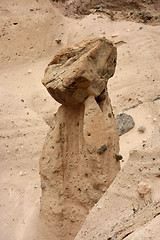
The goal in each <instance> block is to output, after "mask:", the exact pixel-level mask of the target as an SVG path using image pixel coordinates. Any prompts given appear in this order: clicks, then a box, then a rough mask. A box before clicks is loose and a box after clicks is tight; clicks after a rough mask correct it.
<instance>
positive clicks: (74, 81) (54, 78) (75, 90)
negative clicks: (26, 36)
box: [43, 38, 117, 105]
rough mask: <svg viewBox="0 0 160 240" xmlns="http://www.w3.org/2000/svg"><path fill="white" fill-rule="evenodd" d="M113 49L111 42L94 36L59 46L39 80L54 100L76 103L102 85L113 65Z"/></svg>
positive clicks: (115, 55) (99, 89) (95, 93)
mask: <svg viewBox="0 0 160 240" xmlns="http://www.w3.org/2000/svg"><path fill="white" fill-rule="evenodd" d="M116 58H117V52H116V48H115V47H113V44H112V42H110V41H107V40H106V39H105V38H96V39H92V40H87V41H82V42H81V43H79V44H77V45H75V46H73V47H68V48H65V49H63V50H62V51H61V52H59V53H58V54H56V55H55V57H54V58H53V60H52V61H51V63H50V64H49V65H48V67H47V69H46V71H45V76H44V79H43V84H44V85H45V87H46V88H47V90H48V91H49V93H50V94H51V96H52V97H53V98H55V100H57V101H58V102H60V103H62V104H64V105H77V104H80V103H83V102H84V100H85V99H86V98H87V97H88V96H90V95H93V96H95V97H98V96H99V95H100V94H101V93H102V91H103V90H104V89H105V88H106V84H107V81H106V80H107V79H108V78H110V77H112V76H113V74H114V71H115V66H116Z"/></svg>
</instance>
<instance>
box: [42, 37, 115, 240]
mask: <svg viewBox="0 0 160 240" xmlns="http://www.w3.org/2000/svg"><path fill="white" fill-rule="evenodd" d="M115 65H116V49H115V47H114V46H113V44H112V43H111V42H109V41H107V40H106V39H104V38H102V39H93V40H88V41H83V42H82V43H79V44H78V45H75V46H73V47H70V48H66V49H64V50H62V51H61V52H60V53H58V54H57V55H56V56H55V57H54V59H53V61H52V62H51V63H50V64H49V66H48V68H47V69H46V72H45V76H44V79H43V84H44V85H45V86H46V87H47V89H48V91H49V93H50V94H51V95H52V96H53V97H54V98H55V99H56V100H57V101H59V102H60V103H62V106H60V107H59V109H58V112H57V113H56V115H55V117H54V121H53V122H52V123H51V130H50V132H49V133H48V135H47V137H46V141H45V144H44V148H43V151H42V155H41V159H40V175H41V182H42V196H41V213H40V221H41V224H40V226H41V228H40V239H43V240H44V239H45V240H51V239H52V240H54V239H55V240H63V239H65V240H66V239H68V240H71V239H74V237H75V235H76V234H77V232H78V231H79V229H80V227H81V226H82V224H83V222H84V220H85V217H86V215H87V214H88V213H89V210H90V209H91V208H92V207H93V206H94V204H95V203H97V201H98V200H99V199H100V198H101V196H102V195H103V193H104V192H105V191H106V190H107V188H108V187H109V186H110V184H111V183H112V181H113V180H114V178H115V177H116V175H117V173H118V171H119V169H120V164H119V162H118V161H117V160H116V157H115V154H116V153H118V152H119V137H118V132H117V128H116V122H115V118H114V115H113V112H112V107H111V103H110V99H109V97H108V93H107V80H108V78H109V77H111V76H112V75H113V74H114V70H115Z"/></svg>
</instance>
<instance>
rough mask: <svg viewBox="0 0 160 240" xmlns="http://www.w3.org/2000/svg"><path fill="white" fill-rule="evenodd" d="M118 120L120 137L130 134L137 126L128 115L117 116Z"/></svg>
mask: <svg viewBox="0 0 160 240" xmlns="http://www.w3.org/2000/svg"><path fill="white" fill-rule="evenodd" d="M116 120H117V129H118V134H119V136H121V135H123V134H125V133H127V132H129V131H130V130H131V129H132V128H133V127H134V125H135V123H134V120H133V118H132V117H131V116H130V115H128V114H126V113H121V114H119V115H117V116H116Z"/></svg>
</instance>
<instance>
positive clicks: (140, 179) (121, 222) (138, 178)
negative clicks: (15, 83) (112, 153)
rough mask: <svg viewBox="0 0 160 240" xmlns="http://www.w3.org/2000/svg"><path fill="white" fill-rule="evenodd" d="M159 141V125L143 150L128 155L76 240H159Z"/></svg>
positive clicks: (135, 150)
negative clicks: (122, 167) (123, 165)
mask: <svg viewBox="0 0 160 240" xmlns="http://www.w3.org/2000/svg"><path fill="white" fill-rule="evenodd" d="M159 140H160V126H159V127H157V128H156V129H155V131H154V132H153V134H152V136H151V138H150V139H148V140H147V143H146V146H145V149H144V147H143V146H141V147H139V148H138V149H134V151H132V152H130V157H129V160H128V162H127V164H126V165H125V167H124V169H123V170H122V171H121V172H119V174H118V175H117V177H116V179H115V181H114V182H113V183H112V184H111V186H110V187H109V189H108V190H107V191H106V193H105V194H104V195H103V197H102V198H101V199H100V201H99V202H98V203H97V204H96V205H95V207H94V208H93V209H92V210H91V212H90V213H89V215H88V216H87V218H86V221H85V223H84V225H83V227H82V229H81V231H80V232H79V234H78V235H77V236H76V238H75V239H76V240H88V239H90V240H93V239H96V240H99V239H101V240H106V239H116V240H121V239H126V240H127V239H128V240H129V239H132V240H133V239H136V240H137V239H160V232H159V231H158V225H159V224H160V218H159V216H158V215H159V214H160V194H159V187H160V167H159V162H160V150H159ZM111 209H112V211H111ZM97 219H100V220H99V221H97ZM154 226H155V228H154Z"/></svg>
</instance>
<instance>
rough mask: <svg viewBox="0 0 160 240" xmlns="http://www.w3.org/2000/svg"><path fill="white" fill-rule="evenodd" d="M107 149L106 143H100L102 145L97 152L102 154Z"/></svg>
mask: <svg viewBox="0 0 160 240" xmlns="http://www.w3.org/2000/svg"><path fill="white" fill-rule="evenodd" d="M106 150H107V146H106V144H104V145H102V147H100V148H99V149H98V151H97V153H98V154H102V153H104V152H105V151H106Z"/></svg>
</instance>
